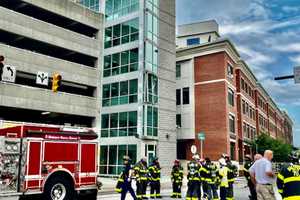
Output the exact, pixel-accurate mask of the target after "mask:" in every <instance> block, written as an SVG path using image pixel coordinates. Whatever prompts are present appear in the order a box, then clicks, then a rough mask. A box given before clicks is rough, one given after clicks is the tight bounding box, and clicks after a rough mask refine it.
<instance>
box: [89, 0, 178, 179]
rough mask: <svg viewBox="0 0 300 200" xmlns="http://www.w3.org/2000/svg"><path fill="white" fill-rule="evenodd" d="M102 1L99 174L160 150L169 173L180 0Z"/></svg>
mask: <svg viewBox="0 0 300 200" xmlns="http://www.w3.org/2000/svg"><path fill="white" fill-rule="evenodd" d="M90 3H91V2H89V3H87V2H86V1H85V2H84V5H86V4H89V6H88V7H91V4H90ZM100 5H101V6H103V8H101V9H100V10H103V12H104V14H105V30H104V47H103V48H104V63H103V67H102V71H101V84H102V91H101V97H102V100H101V103H102V108H101V123H100V124H101V130H100V160H101V161H100V174H102V175H109V176H111V175H118V174H119V173H120V170H121V169H122V162H123V161H122V157H123V156H124V155H129V156H130V157H131V158H132V159H133V161H134V162H135V161H138V160H139V159H141V158H142V157H146V158H148V161H149V162H150V161H151V160H152V158H153V157H154V156H159V157H160V160H161V165H162V167H163V168H164V169H163V170H162V173H169V170H170V169H169V167H170V166H171V164H172V162H173V160H174V159H175V157H176V122H175V118H176V104H175V54H176V53H175V0H102V1H100ZM164 166H165V167H164Z"/></svg>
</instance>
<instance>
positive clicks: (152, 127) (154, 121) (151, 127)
mask: <svg viewBox="0 0 300 200" xmlns="http://www.w3.org/2000/svg"><path fill="white" fill-rule="evenodd" d="M146 109H147V113H146V114H147V136H154V137H157V134H158V131H157V128H158V109H157V108H156V107H153V106H146Z"/></svg>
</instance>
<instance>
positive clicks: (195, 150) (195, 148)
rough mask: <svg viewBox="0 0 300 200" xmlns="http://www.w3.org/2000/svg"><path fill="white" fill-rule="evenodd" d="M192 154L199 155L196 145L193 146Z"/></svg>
mask: <svg viewBox="0 0 300 200" xmlns="http://www.w3.org/2000/svg"><path fill="white" fill-rule="evenodd" d="M191 152H192V154H195V153H197V147H196V145H192V146H191Z"/></svg>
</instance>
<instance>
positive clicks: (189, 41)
mask: <svg viewBox="0 0 300 200" xmlns="http://www.w3.org/2000/svg"><path fill="white" fill-rule="evenodd" d="M186 44H187V45H188V46H191V45H197V44H200V38H190V39H187V40H186Z"/></svg>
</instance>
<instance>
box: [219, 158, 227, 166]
mask: <svg viewBox="0 0 300 200" xmlns="http://www.w3.org/2000/svg"><path fill="white" fill-rule="evenodd" d="M219 163H220V165H221V166H226V165H227V163H226V160H225V159H224V158H221V159H219Z"/></svg>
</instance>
